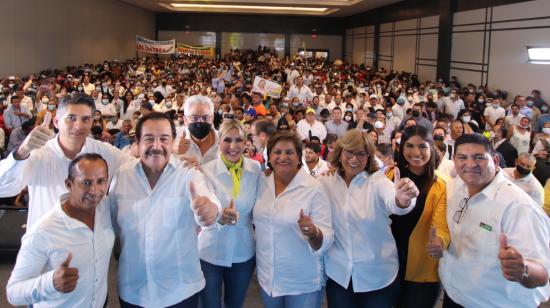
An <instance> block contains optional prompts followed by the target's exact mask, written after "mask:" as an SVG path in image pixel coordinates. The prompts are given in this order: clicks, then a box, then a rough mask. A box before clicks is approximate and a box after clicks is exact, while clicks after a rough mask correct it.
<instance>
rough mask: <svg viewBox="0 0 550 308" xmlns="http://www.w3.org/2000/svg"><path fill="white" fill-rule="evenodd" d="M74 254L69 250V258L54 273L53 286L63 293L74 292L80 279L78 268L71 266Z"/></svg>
mask: <svg viewBox="0 0 550 308" xmlns="http://www.w3.org/2000/svg"><path fill="white" fill-rule="evenodd" d="M72 258H73V255H72V254H71V253H70V252H69V254H68V255H67V258H66V259H65V261H63V263H61V265H59V267H58V268H57V269H56V270H55V272H54V273H53V286H54V287H55V289H56V290H57V291H59V292H61V293H69V292H72V291H73V290H74V289H75V288H76V283H77V281H78V269H77V268H74V267H69V266H70V264H71V260H72Z"/></svg>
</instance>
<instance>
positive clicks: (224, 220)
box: [220, 199, 239, 225]
mask: <svg viewBox="0 0 550 308" xmlns="http://www.w3.org/2000/svg"><path fill="white" fill-rule="evenodd" d="M237 221H239V212H238V211H237V209H236V208H235V202H234V201H233V199H231V201H230V202H229V207H226V208H224V209H223V213H222V217H221V218H220V223H221V224H222V225H234V224H236V223H237Z"/></svg>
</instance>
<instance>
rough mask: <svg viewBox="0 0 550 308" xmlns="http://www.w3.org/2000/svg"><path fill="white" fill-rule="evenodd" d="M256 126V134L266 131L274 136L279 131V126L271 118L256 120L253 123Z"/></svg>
mask: <svg viewBox="0 0 550 308" xmlns="http://www.w3.org/2000/svg"><path fill="white" fill-rule="evenodd" d="M252 125H254V127H255V128H256V134H259V133H265V134H266V135H268V136H269V137H271V136H273V134H275V132H276V131H277V126H275V124H273V122H271V121H270V120H256V121H254V122H253V123H252Z"/></svg>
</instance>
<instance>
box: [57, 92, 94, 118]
mask: <svg viewBox="0 0 550 308" xmlns="http://www.w3.org/2000/svg"><path fill="white" fill-rule="evenodd" d="M69 105H85V106H88V107H90V108H91V109H92V115H93V114H94V113H95V102H94V99H93V98H92V97H91V96H89V95H86V94H84V93H81V92H74V93H72V94H69V95H65V96H64V97H63V98H61V100H60V101H59V106H58V107H57V112H58V113H60V112H63V111H64V110H65V109H66V108H67V106H69Z"/></svg>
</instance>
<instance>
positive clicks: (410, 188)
mask: <svg viewBox="0 0 550 308" xmlns="http://www.w3.org/2000/svg"><path fill="white" fill-rule="evenodd" d="M393 170H394V171H393V172H394V176H393V183H394V185H395V202H396V203H397V206H399V207H400V208H406V207H408V206H409V205H410V203H411V200H412V199H414V198H416V197H417V196H418V188H417V187H416V185H414V182H413V181H411V179H409V178H401V172H400V171H399V168H397V167H395V168H393Z"/></svg>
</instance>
